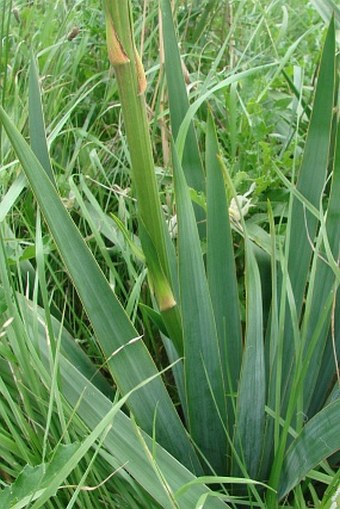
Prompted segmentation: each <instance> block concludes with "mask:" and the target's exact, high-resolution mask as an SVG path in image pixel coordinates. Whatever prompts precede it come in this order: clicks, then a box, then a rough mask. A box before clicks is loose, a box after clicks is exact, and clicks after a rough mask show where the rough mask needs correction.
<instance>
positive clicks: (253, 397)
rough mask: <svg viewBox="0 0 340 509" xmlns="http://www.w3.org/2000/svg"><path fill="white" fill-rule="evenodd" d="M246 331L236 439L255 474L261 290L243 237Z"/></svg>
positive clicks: (260, 402)
mask: <svg viewBox="0 0 340 509" xmlns="http://www.w3.org/2000/svg"><path fill="white" fill-rule="evenodd" d="M245 247H246V269H245V270H246V274H245V284H246V332H245V342H244V352H243V357H242V367H241V376H240V383H239V390H238V397H237V414H236V430H235V441H236V446H237V449H238V451H239V455H240V457H241V458H243V460H244V463H245V467H246V469H247V472H248V475H249V477H251V478H253V479H254V478H256V476H257V475H258V471H259V467H260V460H261V454H262V448H263V435H264V421H265V396H266V376H265V365H264V343H263V310H262V291H261V279H260V273H259V269H258V266H257V263H256V259H255V255H254V252H253V247H252V245H251V243H250V241H249V240H248V239H246V246H245Z"/></svg>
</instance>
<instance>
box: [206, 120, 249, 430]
mask: <svg viewBox="0 0 340 509" xmlns="http://www.w3.org/2000/svg"><path fill="white" fill-rule="evenodd" d="M218 157H219V148H218V143H217V136H216V131H215V126H214V123H213V119H212V116H211V115H210V114H209V117H208V123H207V134H206V172H207V276H208V284H209V291H210V295H211V302H212V306H213V310H214V316H215V322H216V327H217V333H218V341H219V350H220V355H221V362H222V369H223V375H224V381H225V385H226V391H227V394H228V400H229V402H230V403H231V404H230V405H228V429H229V433H230V436H232V435H233V422H234V416H233V401H232V400H231V398H232V397H233V395H236V392H237V384H238V380H239V375H240V369H241V355H242V332H241V317H240V308H239V296H238V284H237V279H236V266H235V255H234V249H233V239H232V233H231V228H230V223H229V214H228V204H227V198H226V188H225V183H224V180H223V175H222V170H221V166H220V163H219V160H218Z"/></svg>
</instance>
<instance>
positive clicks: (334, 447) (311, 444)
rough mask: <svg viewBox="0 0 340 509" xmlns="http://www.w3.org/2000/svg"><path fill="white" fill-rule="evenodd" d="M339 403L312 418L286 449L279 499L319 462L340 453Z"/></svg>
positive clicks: (335, 402) (338, 401)
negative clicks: (337, 452)
mask: <svg viewBox="0 0 340 509" xmlns="http://www.w3.org/2000/svg"><path fill="white" fill-rule="evenodd" d="M339 415H340V399H337V400H336V401H334V402H333V403H330V404H329V405H328V406H326V407H325V408H324V409H323V410H321V411H320V412H319V413H318V414H316V415H315V416H314V417H313V418H312V419H311V420H310V421H309V422H308V423H307V424H306V425H305V426H304V428H303V430H302V431H301V433H300V434H299V436H298V437H297V438H296V439H295V440H294V441H293V443H292V444H291V446H290V447H289V449H288V451H287V454H286V457H285V460H284V463H283V468H282V471H281V481H280V487H279V497H280V498H283V497H284V496H285V495H287V494H288V493H289V492H290V491H291V490H292V489H293V488H294V486H296V485H297V484H298V483H299V482H300V481H301V479H303V477H305V476H306V475H308V472H309V471H310V470H312V469H313V468H314V467H316V466H317V465H318V464H319V463H321V461H323V460H324V459H326V458H328V457H329V456H331V455H332V454H333V453H335V452H336V451H339V450H340V419H339Z"/></svg>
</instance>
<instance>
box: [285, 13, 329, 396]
mask: <svg viewBox="0 0 340 509" xmlns="http://www.w3.org/2000/svg"><path fill="white" fill-rule="evenodd" d="M334 84H335V39H334V21H332V22H331V24H330V27H329V30H328V32H327V37H326V41H325V44H324V48H323V51H322V56H321V62H320V69H319V73H318V80H317V85H316V90H315V97H314V104H313V111H312V115H311V120H310V125H309V129H308V134H307V140H306V144H305V149H304V155H303V160H302V164H301V168H300V171H299V175H298V180H297V191H298V192H299V193H301V196H303V197H304V199H306V200H307V201H308V202H309V203H310V204H311V205H312V206H314V207H316V209H318V208H319V202H320V197H321V194H322V191H323V187H324V185H325V179H326V174H327V167H328V161H329V159H328V156H329V148H330V140H331V128H332V119H333V106H334ZM317 226H318V221H317V219H316V218H315V216H314V215H313V214H311V213H310V212H309V210H307V209H306V207H304V204H303V203H301V201H300V200H299V199H297V198H296V197H294V198H293V204H292V210H291V214H290V217H289V220H288V231H289V237H288V242H289V254H288V273H289V278H290V281H291V285H292V291H293V295H294V299H295V302H294V305H295V307H296V311H297V315H298V317H299V316H300V312H301V308H302V304H303V297H304V292H305V288H306V284H307V280H308V272H309V267H310V262H311V256H312V246H311V241H312V242H313V241H314V236H315V233H316V229H317ZM291 321H292V319H291V317H290V314H289V313H287V320H286V324H285V337H284V345H285V346H284V355H283V368H282V372H283V374H284V377H285V378H284V380H283V383H284V387H283V388H284V391H287V387H288V386H289V383H290V375H291V369H292V361H293V359H294V355H293V352H294V348H295V347H294V341H293V331H292V323H291ZM287 394H288V393H286V396H287Z"/></svg>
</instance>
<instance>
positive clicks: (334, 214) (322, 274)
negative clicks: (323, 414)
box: [304, 125, 340, 416]
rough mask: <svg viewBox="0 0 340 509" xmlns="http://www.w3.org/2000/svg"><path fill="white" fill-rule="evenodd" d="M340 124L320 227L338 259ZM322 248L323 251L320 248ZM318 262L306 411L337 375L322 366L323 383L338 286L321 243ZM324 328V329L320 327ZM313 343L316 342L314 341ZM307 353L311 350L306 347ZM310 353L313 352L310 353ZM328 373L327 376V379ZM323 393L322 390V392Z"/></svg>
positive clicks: (310, 304) (309, 311)
mask: <svg viewBox="0 0 340 509" xmlns="http://www.w3.org/2000/svg"><path fill="white" fill-rule="evenodd" d="M339 196H340V126H339V125H338V133H337V144H336V152H335V158H334V162H333V178H332V183H331V190H330V196H329V202H328V207H327V216H326V220H325V223H324V225H323V227H322V229H321V233H320V235H322V236H323V237H324V239H325V240H326V242H328V244H329V249H330V251H331V254H332V255H333V257H334V259H335V260H336V261H338V260H339V257H340V227H339V225H340V200H339ZM320 251H321V252H320ZM314 259H315V266H314V267H313V268H314V270H313V272H312V277H311V280H310V282H309V286H308V293H307V297H306V311H305V323H304V326H305V335H306V336H305V342H306V346H305V348H306V350H307V349H308V347H310V346H313V345H314V348H313V349H314V352H313V355H312V357H311V358H310V360H308V364H309V367H308V372H307V376H306V381H305V387H306V389H305V393H304V397H305V408H304V413H305V414H306V415H309V416H310V414H309V413H308V405H309V402H310V400H311V398H312V397H313V392H314V389H315V386H316V385H319V387H318V390H319V392H320V391H321V390H322V391H323V397H322V398H320V400H321V401H320V403H322V402H323V401H325V399H326V396H327V392H328V391H329V387H330V384H331V382H332V379H333V377H334V371H335V364H334V362H333V363H332V364H331V366H330V368H331V369H330V370H327V371H326V373H325V370H323V373H322V375H321V376H322V384H321V387H320V383H321V380H320V378H319V376H318V375H319V373H320V368H321V362H322V357H323V354H324V352H325V353H326V354H327V356H328V357H332V356H333V355H332V349H330V348H327V343H331V340H330V339H331V338H330V337H329V334H330V326H331V319H332V311H334V310H333V304H334V300H335V299H336V292H337V286H339V281H338V283H336V274H335V273H334V271H333V270H332V268H331V266H330V265H328V263H327V253H326V250H325V249H324V248H323V245H321V250H319V248H318V247H317V248H316V252H315V255H314ZM335 320H336V323H338V320H339V316H337V315H335ZM320 329H321V330H320ZM316 332H318V334H316ZM311 343H313V344H312V345H311ZM307 355H308V350H307ZM309 357H310V355H309ZM325 375H327V377H328V379H325ZM319 397H320V394H319Z"/></svg>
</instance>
